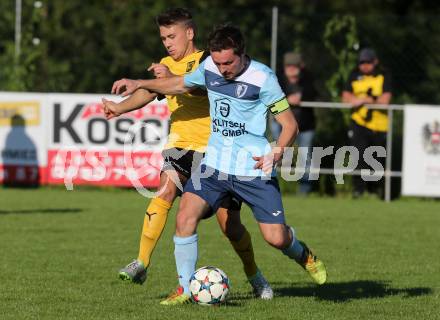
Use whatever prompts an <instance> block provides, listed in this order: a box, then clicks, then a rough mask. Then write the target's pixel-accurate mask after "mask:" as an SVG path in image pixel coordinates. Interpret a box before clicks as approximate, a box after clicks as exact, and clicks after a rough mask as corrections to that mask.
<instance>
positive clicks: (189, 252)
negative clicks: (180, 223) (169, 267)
mask: <svg viewBox="0 0 440 320" xmlns="http://www.w3.org/2000/svg"><path fill="white" fill-rule="evenodd" d="M173 239H174V257H175V258H176V267H177V274H178V276H179V284H180V285H181V286H182V287H183V290H184V293H185V294H187V295H190V293H189V279H190V278H191V275H192V274H193V272H194V271H195V270H196V263H197V255H198V249H197V240H198V236H197V233H196V234H193V235H192V236H189V237H178V236H174V238H173Z"/></svg>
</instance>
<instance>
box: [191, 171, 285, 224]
mask: <svg viewBox="0 0 440 320" xmlns="http://www.w3.org/2000/svg"><path fill="white" fill-rule="evenodd" d="M207 169H209V170H208V171H213V173H212V174H211V175H209V177H200V176H199V174H200V173H193V175H192V176H191V179H189V180H188V181H187V183H186V185H185V188H184V189H183V192H184V193H185V192H190V193H193V194H196V195H198V196H199V197H200V198H202V199H203V200H205V201H206V202H207V203H208V204H209V206H210V207H211V209H212V212H216V211H217V209H218V208H219V207H220V205H221V204H222V202H223V201H224V200H225V199H226V198H227V197H230V196H233V197H235V198H237V199H238V200H240V201H243V202H245V203H246V204H247V205H248V206H249V207H250V208H251V210H252V212H253V214H254V217H255V219H256V220H257V221H258V222H262V223H272V224H275V223H276V224H278V223H280V224H284V223H285V217H284V209H283V203H282V201H281V193H280V187H279V185H278V180H277V178H275V177H272V178H269V179H262V178H261V177H240V176H234V175H228V174H225V173H221V172H219V171H218V170H214V169H213V168H209V167H206V166H205V165H202V166H201V170H199V172H200V171H201V173H202V175H203V173H204V172H205V171H206V170H207ZM251 179H252V180H251ZM249 180H250V181H249Z"/></svg>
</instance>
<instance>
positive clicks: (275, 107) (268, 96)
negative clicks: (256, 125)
mask: <svg viewBox="0 0 440 320" xmlns="http://www.w3.org/2000/svg"><path fill="white" fill-rule="evenodd" d="M260 100H261V102H263V103H264V104H265V105H266V106H267V107H268V109H269V110H270V112H271V113H272V114H274V115H275V114H278V113H280V112H283V111H285V110H287V109H289V103H288V102H287V99H286V96H285V94H284V92H283V90H281V87H280V84H279V83H278V79H277V77H276V76H275V74H274V73H273V72H271V73H269V75H268V77H267V79H266V81H265V82H264V84H263V86H262V87H261V90H260Z"/></svg>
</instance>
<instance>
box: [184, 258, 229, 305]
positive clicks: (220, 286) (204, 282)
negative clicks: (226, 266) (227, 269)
mask: <svg viewBox="0 0 440 320" xmlns="http://www.w3.org/2000/svg"><path fill="white" fill-rule="evenodd" d="M189 291H190V292H191V298H192V299H193V301H194V302H196V303H198V304H201V305H207V306H211V305H216V304H220V303H222V302H224V301H225V299H226V296H227V295H228V292H229V279H228V276H227V275H226V274H225V273H224V272H223V271H222V270H220V269H218V268H215V267H211V266H207V267H201V268H200V269H197V270H196V271H195V272H194V273H193V274H192V276H191V279H190V280H189Z"/></svg>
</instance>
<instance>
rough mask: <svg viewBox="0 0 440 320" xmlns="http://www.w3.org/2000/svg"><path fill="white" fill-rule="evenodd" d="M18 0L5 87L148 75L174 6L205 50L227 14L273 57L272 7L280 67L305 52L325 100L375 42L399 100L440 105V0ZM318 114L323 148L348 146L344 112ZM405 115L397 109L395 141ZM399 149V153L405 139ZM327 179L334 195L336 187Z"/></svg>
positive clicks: (10, 20) (1, 14)
mask: <svg viewBox="0 0 440 320" xmlns="http://www.w3.org/2000/svg"><path fill="white" fill-rule="evenodd" d="M22 1H23V16H22V42H21V54H20V56H19V57H16V55H15V54H14V23H15V1H14V0H3V1H1V2H0V39H1V41H0V91H33V92H78V93H80V92H81V93H108V92H109V91H110V88H111V85H112V83H113V81H114V80H116V79H119V78H121V77H130V78H145V77H151V75H149V74H148V73H147V71H146V68H147V66H149V65H150V63H151V62H157V61H159V60H160V58H161V57H162V56H164V55H165V54H166V52H165V50H164V48H163V47H162V43H161V41H160V38H159V35H158V28H157V26H156V25H155V22H154V17H155V16H156V15H157V14H158V13H160V12H162V11H164V10H165V9H167V8H169V7H176V6H179V7H186V8H188V9H190V10H191V11H192V12H193V15H194V19H195V21H196V23H197V25H198V35H197V37H198V40H197V41H198V45H199V47H200V48H204V46H205V39H206V37H207V35H208V34H209V32H210V31H211V30H212V27H213V26H214V25H215V24H218V23H222V22H225V21H230V22H232V23H234V24H237V25H238V26H240V27H241V29H242V30H243V32H244V34H245V36H246V39H247V51H248V53H249V54H250V55H251V56H252V57H253V58H255V59H257V60H259V61H261V62H263V63H266V64H269V63H270V49H271V24H272V21H271V16H272V7H273V6H275V5H276V6H278V8H279V27H278V28H279V29H278V31H279V32H278V61H279V63H278V70H277V71H278V72H280V71H281V61H282V56H283V54H284V53H285V52H286V51H291V50H296V51H300V52H302V54H303V56H304V57H305V62H306V64H307V67H308V68H309V69H310V70H311V71H312V72H313V73H314V75H315V78H316V83H315V85H316V87H317V89H318V92H319V94H320V95H319V99H320V100H322V101H338V100H339V96H340V93H341V88H342V85H343V83H344V81H345V80H346V78H347V76H348V74H349V72H350V71H351V69H352V68H353V67H354V66H355V65H356V57H357V54H358V51H359V49H361V48H362V47H365V46H370V47H373V48H374V49H375V50H376V51H377V53H378V55H379V58H380V61H381V63H382V65H383V66H384V67H386V68H387V69H388V70H389V71H390V72H391V73H392V75H393V94H394V97H393V102H394V103H425V104H440V90H439V85H440V55H439V52H440V4H439V3H438V2H436V1H428V0H358V1H348V0H332V1H323V0H321V1H319V0H283V1H265V2H261V1H257V0H231V1H228V2H227V3H225V2H224V1H206V0H197V1H196V0H187V1H152V0H143V1H141V0H107V1H103V0H89V1H87V2H86V1H80V0H69V1H55V0H42V1H35V0H22ZM317 117H318V128H317V129H318V134H317V138H316V141H317V142H316V143H317V144H318V145H329V144H332V145H335V146H338V145H343V144H344V143H346V129H347V128H346V126H347V124H348V121H347V119H348V116H347V113H344V112H342V111H340V110H326V111H323V110H317ZM401 120H402V115H401V114H397V115H396V121H395V135H396V136H397V138H399V137H401V134H402V133H401ZM393 148H395V149H396V150H393V153H394V155H399V154H400V149H401V143H400V139H395V146H393ZM394 159H395V163H394V169H400V163H401V161H400V158H399V156H395V157H394ZM328 165H329V166H331V163H329V164H328ZM324 183H325V182H324ZM328 185H329V186H330V187H329V188H330V190H327V191H328V192H332V190H331V189H332V188H333V187H331V186H332V185H334V184H332V183H329V184H328ZM323 188H324V189H328V188H327V187H326V186H324V187H323Z"/></svg>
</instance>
